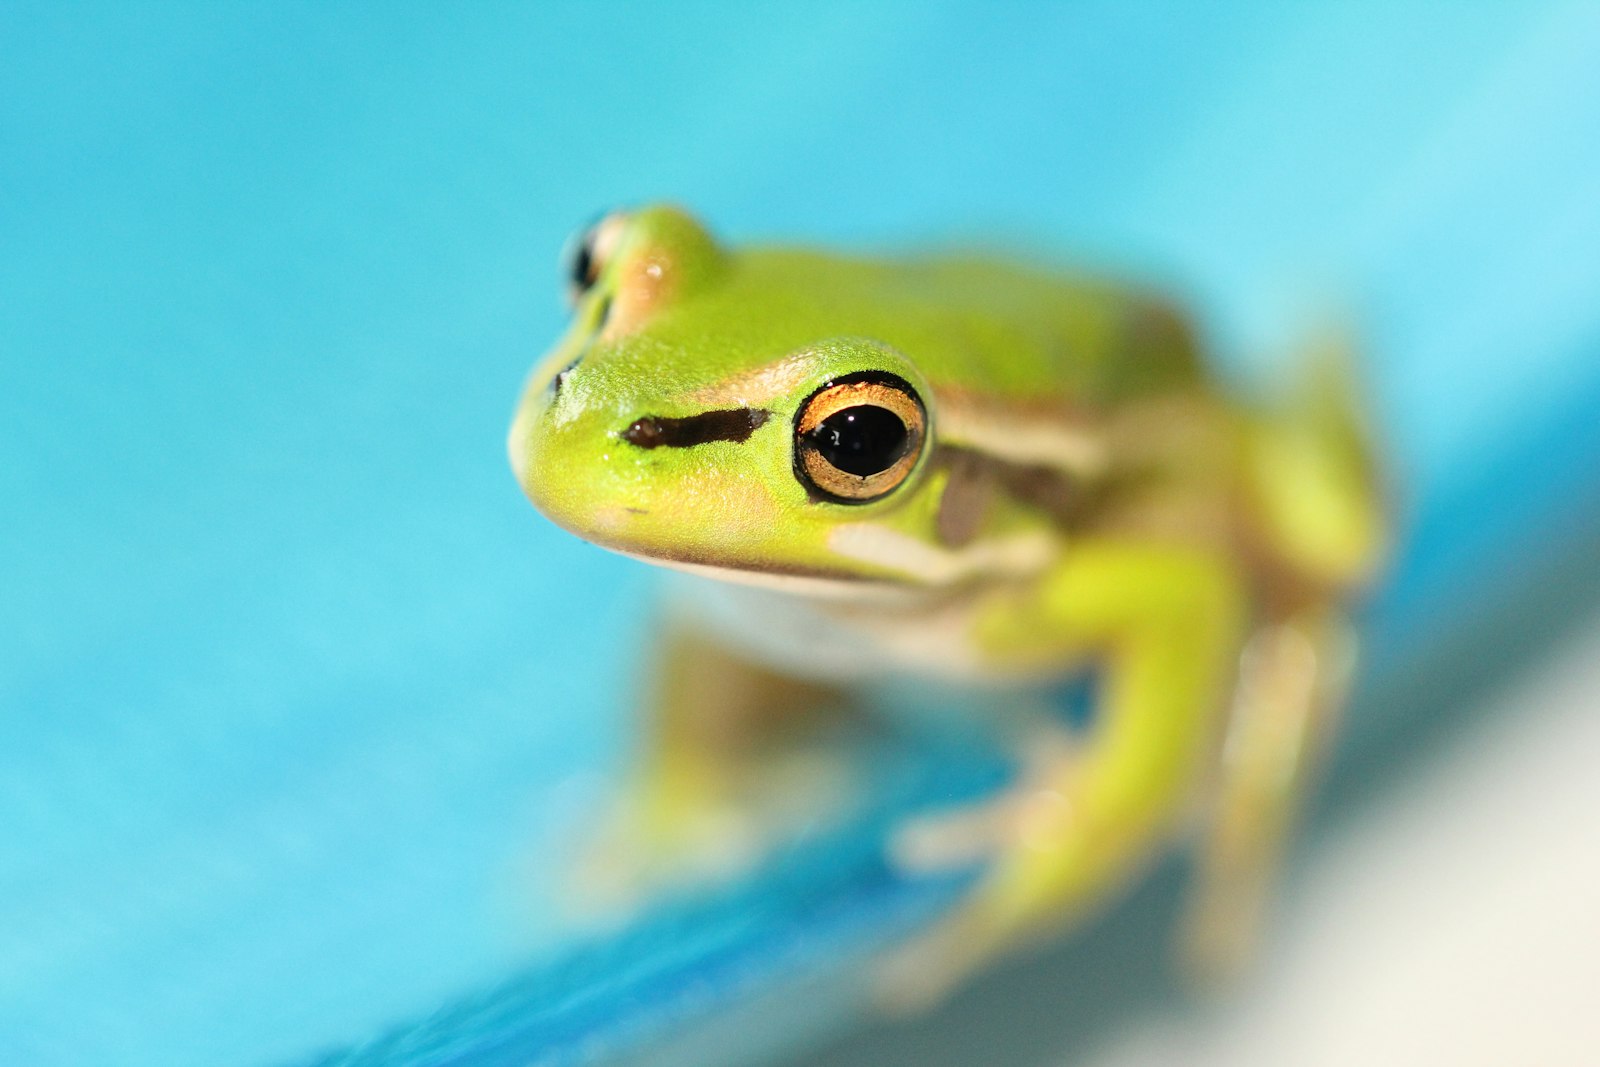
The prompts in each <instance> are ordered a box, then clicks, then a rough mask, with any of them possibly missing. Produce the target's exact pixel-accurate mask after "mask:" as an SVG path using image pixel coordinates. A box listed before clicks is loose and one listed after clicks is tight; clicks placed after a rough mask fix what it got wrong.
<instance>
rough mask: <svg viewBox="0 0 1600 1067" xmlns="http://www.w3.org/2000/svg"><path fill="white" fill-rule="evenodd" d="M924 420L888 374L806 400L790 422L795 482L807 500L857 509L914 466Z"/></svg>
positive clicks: (913, 398)
mask: <svg viewBox="0 0 1600 1067" xmlns="http://www.w3.org/2000/svg"><path fill="white" fill-rule="evenodd" d="M926 428H927V413H926V411H925V410H924V409H923V406H922V401H921V400H920V399H918V397H917V393H916V390H914V389H912V388H911V386H910V385H909V384H907V383H906V382H905V381H904V380H903V379H901V378H897V377H895V376H894V375H892V374H880V373H877V372H874V371H866V372H863V373H860V374H850V375H846V376H845V377H843V378H835V379H834V380H833V381H831V382H829V383H828V384H827V385H824V386H823V387H822V388H821V389H818V390H817V391H816V392H815V393H812V394H811V396H810V397H809V398H807V400H806V402H805V403H804V404H802V405H800V412H799V414H798V415H796V416H795V421H794V469H795V474H796V475H797V476H798V477H799V478H800V481H801V482H802V483H803V484H804V485H805V486H806V488H807V490H808V491H810V492H811V493H812V495H813V496H816V497H820V498H822V499H826V500H833V501H837V502H839V503H844V504H864V503H866V502H867V501H869V500H876V499H878V498H879V497H881V496H883V495H884V494H886V493H889V492H891V491H893V490H894V488H895V487H896V486H898V485H899V484H900V483H901V482H903V481H905V480H906V476H907V475H908V474H910V473H911V468H913V467H915V466H916V464H917V456H918V455H919V454H920V453H921V451H922V442H923V438H924V435H925V431H926Z"/></svg>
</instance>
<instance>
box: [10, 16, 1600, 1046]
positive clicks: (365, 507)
mask: <svg viewBox="0 0 1600 1067" xmlns="http://www.w3.org/2000/svg"><path fill="white" fill-rule="evenodd" d="M390 14H391V17H388V18H382V19H380V18H378V17H377V16H376V15H375V14H370V13H364V12H362V11H360V10H357V9H345V10H342V11H321V10H319V9H317V8H315V7H311V6H306V7H285V8H280V9H277V10H275V11H251V10H248V9H244V8H228V7H210V6H199V5H196V6H193V7H189V8H183V7H163V6H155V5H152V6H149V7H142V8H139V9H137V10H136V9H133V8H125V7H120V6H105V7H101V8H90V9H87V10H80V11H74V12H71V13H63V12H57V11H56V10H54V8H52V7H50V6H45V5H40V6H19V5H16V4H11V5H6V6H4V7H3V8H0V500H4V501H6V508H5V513H4V518H3V519H0V576H3V577H0V583H3V584H0V1063H7V1064H11V1063H18V1064H27V1065H32V1064H38V1065H40V1067H53V1065H57V1064H61V1065H75V1064H101V1063H118V1064H127V1065H130V1067H139V1065H145V1064H149V1065H158V1064H159V1065H162V1067H167V1065H182V1064H258V1063H266V1062H273V1061H281V1060H292V1059H294V1058H296V1057H300V1056H304V1055H307V1054H310V1053H312V1052H314V1051H315V1050H317V1049H319V1048H325V1047H328V1046H330V1045H335V1044H342V1043H355V1042H359V1041H361V1040H362V1039H364V1038H366V1037H367V1036H369V1035H371V1034H374V1033H377V1032H379V1031H381V1030H383V1029H384V1028H386V1027H387V1026H389V1025H390V1024H392V1023H394V1022H396V1021H398V1020H403V1019H408V1018H415V1017H419V1016H422V1015H425V1014H426V1013H427V1012H429V1011H430V1010H432V1009H433V1008H434V1007H435V1006H436V1005H438V1004H440V1003H442V1002H445V1001H447V1000H449V999H452V998H454V997H456V996H458V995H460V994H461V993H462V992H463V991H466V990H471V989H475V988H481V987H484V986H486V985H490V984H492V983H493V982H494V981H496V980H497V979H499V978H502V977H504V976H507V975H510V974H513V973H515V972H516V971H517V970H518V968H519V967H520V966H521V965H522V964H523V963H524V962H525V961H526V959H527V958H528V955H529V953H530V952H532V951H533V950H534V949H535V948H536V947H538V946H541V945H544V944H545V943H546V941H547V939H548V937H549V935H550V929H549V922H548V919H547V917H546V916H545V915H544V909H543V908H542V906H541V904H540V900H541V897H540V877H539V871H540V870H541V869H542V868H544V867H548V866H549V863H550V856H551V855H552V854H553V850H554V849H555V848H556V847H557V844H558V840H559V834H560V831H561V828H562V827H563V826H565V825H567V824H568V823H569V822H570V821H571V817H572V814H573V813H574V812H576V811H578V810H580V809H581V808H582V807H583V806H584V805H585V804H587V803H590V802H592V800H593V798H594V797H595V795H596V794H597V793H598V791H599V790H600V788H601V786H600V783H601V781H602V780H603V775H604V774H605V773H606V772H607V771H608V770H609V769H610V768H612V767H614V766H615V764H616V762H617V759H618V755H619V749H620V747H621V745H622V744H623V743H624V741H625V737H626V722H627V720H626V708H627V705H628V699H629V685H630V682H629V678H628V675H627V672H626V671H624V670H620V669H619V668H618V664H619V663H620V662H626V661H627V660H628V659H629V658H630V657H631V654H632V652H631V650H632V649H633V647H634V646H635V637H636V636H637V633H638V631H639V630H640V629H641V627H642V624H643V617H642V616H641V612H640V605H641V603H642V602H643V601H644V600H645V599H646V598H647V596H648V589H649V587H650V586H651V584H652V581H653V579H652V578H651V576H650V575H648V574H647V573H646V571H645V569H644V568H641V567H638V566H636V565H631V564H628V563H626V562H624V561H621V560H616V559H612V558H610V557H607V556H605V555H604V554H602V553H600V552H599V551H598V550H594V549H591V548H588V547H587V546H584V545H581V544H578V543H576V542H574V541H572V540H571V539H569V538H567V537H565V536H563V535H561V534H560V533H558V532H557V531H555V530H553V529H552V528H550V527H549V526H548V525H546V524H544V523H542V522H540V521H539V520H538V519H537V518H536V516H534V515H533V513H532V511H531V509H529V508H528V507H527V505H526V504H525V503H524V502H523V501H522V500H521V498H520V496H519V495H518V493H517V492H516V490H515V487H514V485H513V484H512V482H511V480H510V478H509V475H508V474H507V473H506V471H505V464H504V460H503V458H502V455H501V439H502V435H503V432H504V428H505V424H506V421H507V419H508V416H509V409H510V405H511V403H512V400H513V398H514V394H515V392H516V389H517V385H518V383H519V380H520V378H521V376H522V374H523V373H524V372H525V370H526V368H527V366H528V365H529V364H530V363H531V362H532V360H533V358H534V357H535V355H536V354H537V352H538V350H539V348H540V347H541V346H542V345H543V344H544V343H545V341H546V340H547V339H548V338H550V337H553V336H554V334H555V333H556V331H557V330H558V329H559V327H560V320H561V314H562V312H561V308H560V303H559V298H558V282H557V278H556V276H555V270H554V266H553V253H554V250H555V249H556V248H558V247H559V245H560V243H561V241H562V240H563V239H564V237H565V236H566V234H567V232H568V231H569V230H570V229H571V228H572V227H573V226H574V225H576V224H577V223H579V222H581V221H583V220H585V219H586V218H588V217H590V216H591V215H592V214H593V213H594V212H595V210H597V209H598V208H602V207H605V206H608V205H610V204H613V203H619V202H632V201H638V200H641V199H655V198H662V197H667V198H673V199H678V200H681V201H683V202H685V203H688V204H691V205H693V206H694V207H695V208H696V209H698V210H700V211H701V212H702V213H703V214H705V215H706V216H707V217H708V218H709V219H710V220H711V221H712V222H713V223H714V224H715V225H716V226H717V227H718V228H719V229H720V230H721V231H722V232H724V233H726V234H728V235H729V236H730V237H732V238H735V239H747V238H750V237H754V236H764V235H782V236H785V237H791V238H794V237H798V238H804V239H807V240H812V241H817V242H827V243H832V244H849V245H872V246H882V245H903V244H913V243H924V242H927V241H930V240H943V239H960V238H972V237H982V238H984V239H1001V240H1011V241H1015V242H1019V243H1022V244H1025V245H1028V246H1031V247H1038V248H1046V249H1050V250H1053V251H1054V252H1056V253H1057V254H1066V253H1068V252H1070V251H1072V250H1080V251H1082V252H1083V253H1084V254H1085V255H1088V256H1090V257H1091V258H1102V259H1110V260H1114V261H1117V262H1119V263H1122V264H1126V265H1129V266H1132V267H1134V268H1136V269H1144V270H1147V271H1149V272H1151V273H1153V274H1154V275H1155V276H1158V277H1163V278H1170V279H1172V280H1173V281H1174V282H1175V283H1176V284H1178V285H1179V286H1180V287H1182V288H1183V289H1185V290H1186V291H1188V292H1190V293H1191V294H1192V295H1193V296H1194V298H1195V300H1196V301H1197V302H1198V304H1199V305H1200V306H1201V307H1202V308H1203V309H1204V311H1205V314H1206V316H1207V319H1208V322H1209V325H1210V327H1211V330H1212V333H1213V334H1214V336H1215V337H1216V339H1217V341H1218V344H1219V347H1220V348H1222V349H1223V350H1224V351H1225V352H1226V353H1227V354H1228V357H1229V358H1230V360H1231V361H1232V362H1233V363H1234V365H1235V366H1237V367H1239V368H1241V369H1249V368H1257V367H1261V366H1264V365H1266V364H1267V363H1269V362H1270V361H1271V360H1272V359H1274V358H1275V357H1277V356H1280V355H1282V354H1283V353H1284V352H1286V351H1287V350H1288V349H1289V348H1290V347H1291V346H1292V343H1293V341H1294V339H1295V338H1296V337H1297V336H1298V335H1300V334H1302V333H1303V332H1304V330H1305V328H1306V324H1307V323H1308V322H1315V321H1317V319H1318V317H1319V316H1322V315H1325V314H1327V313H1328V311H1329V309H1330V308H1332V309H1334V310H1335V311H1345V310H1348V311H1351V312H1352V313H1353V314H1354V315H1355V317H1356V318H1358V319H1359V321H1361V322H1362V323H1363V324H1364V326H1365V327H1366V329H1367V330H1368V333H1369V336H1370V339H1371V349H1372V353H1373V366H1372V377H1373V380H1374V384H1375V388H1376V391H1377V394H1378V397H1379V405H1380V412H1379V414H1380V416H1381V421H1382V423H1383V425H1384V427H1385V429H1386V431H1387V432H1388V434H1389V436H1390V438H1391V440H1392V442H1393V450H1394V455H1395V457H1396V464H1397V468H1398V471H1399V473H1400V482H1401V485H1402V486H1403V487H1404V493H1405V499H1406V503H1407V510H1408V514H1411V515H1415V516H1433V518H1432V519H1429V520H1428V522H1429V523H1431V525H1427V526H1426V530H1427V531H1431V532H1429V533H1428V536H1429V537H1430V538H1432V540H1431V541H1430V544H1431V545H1432V546H1433V547H1432V548H1431V549H1430V550H1429V553H1428V554H1425V556H1424V560H1425V562H1424V564H1419V565H1418V567H1417V568H1416V569H1415V570H1414V571H1408V572H1407V577H1406V579H1405V581H1406V582H1407V583H1408V584H1407V585H1406V586H1405V587H1404V588H1403V589H1402V590H1401V591H1399V592H1397V593H1396V594H1395V596H1396V598H1398V600H1399V602H1400V604H1401V608H1400V609H1397V611H1396V613H1395V616H1394V617H1395V618H1397V619H1398V620H1399V621H1396V622H1394V623H1393V626H1394V627H1396V628H1397V629H1396V630H1395V631H1394V632H1395V633H1396V634H1399V635H1402V636H1403V635H1406V634H1409V635H1412V636H1415V635H1417V634H1419V633H1421V632H1422V631H1423V630H1425V629H1426V627H1427V626H1429V625H1430V619H1431V616H1429V615H1426V614H1424V613H1423V612H1424V609H1427V610H1431V611H1437V610H1440V609H1441V607H1443V606H1450V605H1454V606H1459V605H1460V604H1462V603H1463V602H1465V601H1467V600H1470V599H1471V587H1470V586H1469V587H1468V588H1466V589H1462V588H1461V582H1462V580H1463V575H1471V579H1470V580H1471V581H1482V582H1485V583H1490V582H1492V581H1495V580H1498V581H1513V580H1514V574H1513V573H1511V570H1510V564H1511V562H1514V561H1515V559H1516V558H1517V551H1518V546H1519V545H1520V546H1524V547H1523V549H1522V550H1523V551H1537V544H1538V542H1537V539H1534V540H1527V538H1530V537H1533V531H1535V530H1541V529H1554V528H1558V527H1560V526H1561V524H1562V521H1563V519H1562V515H1563V511H1565V513H1566V514H1567V515H1568V516H1569V517H1570V515H1573V514H1579V513H1581V509H1582V508H1583V507H1584V506H1586V504H1587V500H1588V497H1587V496H1586V495H1585V493H1584V492H1583V490H1585V488H1592V487H1593V486H1595V485H1596V484H1600V467H1597V461H1596V455H1597V452H1596V449H1595V440H1594V431H1593V430H1591V429H1589V427H1590V425H1591V422H1592V420H1589V419H1588V418H1587V417H1586V416H1587V411H1589V410H1592V409H1593V408H1592V405H1591V404H1590V402H1589V398H1592V397H1594V396H1596V395H1600V390H1597V386H1596V378H1597V377H1600V359H1597V350H1600V305H1597V304H1596V303H1595V301H1594V300H1593V294H1594V293H1595V292H1600V257H1596V256H1595V255H1594V254H1593V249H1594V248H1596V247H1600V191H1597V188H1596V186H1595V184H1594V180H1593V176H1594V175H1595V174H1596V173H1600V138H1597V137H1595V136H1594V131H1595V130H1596V129H1600V66H1597V65H1596V64H1595V63H1594V62H1593V56H1594V54H1595V52H1596V49H1597V47H1600V14H1597V13H1596V12H1595V11H1594V10H1593V9H1592V8H1588V7H1586V6H1584V5H1577V4H1574V5H1570V6H1563V5H1554V4H1530V5H1511V4H1508V5H1461V6H1460V7H1459V8H1457V9H1453V10H1452V11H1451V12H1450V14H1449V17H1448V18H1447V19H1446V18H1444V17H1442V16H1440V15H1439V14H1437V13H1436V12H1435V10H1434V9H1433V7H1432V6H1431V5H1426V4H1421V3H1390V4H1382V5H1379V4H1370V5H1365V4H1341V5H1327V6H1325V7H1322V8H1318V9H1313V8H1310V7H1303V6H1299V5H1244V4H1225V5H1206V6H1199V5H1195V6H1180V5H1172V6H1171V7H1166V8H1163V7H1159V6H1145V5H1124V4H1116V3H1104V4H1098V5H1094V4H1091V5H1076V6H1074V7H1073V8H1072V9H1071V10H1070V11H1068V10H1062V11H1057V10H1054V9H1046V8H1042V7H1041V8H1039V9H1033V10H1029V9H1023V8H1015V9H1008V11H1007V13H1006V14H1005V16H1004V17H1000V16H997V15H995V14H993V13H988V12H987V9H986V8H982V7H980V6H978V5H948V6H933V5H927V4H902V5H887V4H886V5H874V6H871V7H861V6H858V5H844V4H839V5H833V6H828V7H823V8H816V9H813V8H807V9H806V10H805V12H804V13H801V12H799V11H792V12H787V13H770V12H756V11H754V10H753V9H748V10H747V9H746V8H744V7H734V6H731V5H730V6H728V7H718V6H690V7H688V8H686V9H677V8H675V9H673V10H672V11H670V12H668V11H660V12H657V13H654V14H649V13H644V12H622V11H617V10H599V9H596V8H593V7H589V6H578V5H574V6H571V7H564V8H558V9H555V10H538V11H535V10H532V9H528V10H521V9H511V8H506V9H499V10H497V9H493V8H487V7H485V8H477V9H473V10H472V11H470V12H455V11H446V10H443V9H440V10H438V11H434V12H428V11H423V10H410V11H406V12H403V13H390ZM1501 488H1503V489H1504V492H1503V493H1500V492H1499V490H1500V489H1501ZM1451 508H1457V509H1460V510H1459V511H1458V512H1456V513H1455V514H1459V515H1460V516H1461V519H1462V521H1460V522H1456V521H1454V520H1452V518H1451V515H1452V512H1451V510H1450V509H1451ZM1457 538H1459V539H1457ZM1427 561H1432V562H1427ZM1476 564H1482V565H1484V566H1491V567H1494V568H1498V572H1495V573H1485V572H1484V571H1483V570H1482V569H1481V568H1479V567H1476V566H1475V565H1476ZM1446 591H1449V592H1451V594H1452V596H1453V597H1454V598H1455V599H1451V598H1450V597H1447V596H1445V595H1444V593H1445V592H1446ZM1435 594H1437V595H1435ZM1463 598H1464V599H1463ZM1407 605H1410V606H1411V607H1410V610H1412V611H1413V614H1410V615H1408V614H1407V613H1406V606H1407ZM1397 641H1398V638H1397ZM1396 647H1403V642H1400V643H1399V644H1397V645H1396Z"/></svg>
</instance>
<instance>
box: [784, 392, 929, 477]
mask: <svg viewBox="0 0 1600 1067" xmlns="http://www.w3.org/2000/svg"><path fill="white" fill-rule="evenodd" d="M809 436H810V438H811V443H812V445H813V446H814V447H815V448H816V450H817V451H818V452H820V453H822V458H823V459H825V460H827V461H828V462H829V463H831V464H833V465H834V466H835V467H837V468H839V469H840V470H842V471H844V472H845V473H846V474H854V475H856V476H857V477H860V478H865V477H867V476H868V475H871V474H878V473H880V472H882V471H886V470H888V469H889V468H890V467H892V466H894V465H895V463H896V462H898V461H899V459H900V458H901V457H902V456H904V455H905V454H906V444H907V442H908V440H909V438H910V434H909V433H908V432H907V430H906V424H905V423H903V422H901V421H900V417H899V416H898V415H896V414H895V413H894V412H892V411H890V410H888V409H887V408H880V407H875V406H873V405H871V404H862V405H860V406H859V407H853V408H845V409H844V410H843V411H835V412H834V413H833V414H832V415H829V416H828V417H827V418H826V419H823V420H822V422H821V423H820V424H818V426H817V428H816V429H814V430H812V431H811V433H810V434H809Z"/></svg>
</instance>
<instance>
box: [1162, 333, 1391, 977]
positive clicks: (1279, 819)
mask: <svg viewBox="0 0 1600 1067" xmlns="http://www.w3.org/2000/svg"><path fill="white" fill-rule="evenodd" d="M1243 473H1244V479H1245V493H1246V498H1247V502H1248V505H1249V506H1248V507H1247V508H1246V512H1247V518H1246V521H1247V522H1249V523H1251V524H1252V528H1251V529H1250V530H1249V532H1248V534H1247V536H1249V538H1250V539H1251V541H1252V542H1253V543H1254V544H1255V545H1256V547H1257V550H1258V551H1257V552H1256V553H1255V555H1257V556H1258V558H1259V559H1260V560H1261V561H1262V563H1263V573H1262V574H1261V575H1260V576H1259V579H1258V580H1259V581H1260V582H1261V584H1262V587H1263V589H1262V592H1263V596H1262V598H1261V599H1262V602H1263V605H1264V607H1263V617H1262V618H1261V619H1260V621H1259V624H1258V626H1257V628H1256V630H1255V632H1254V634H1253V635H1252V637H1251V639H1250V641H1249V643H1248V645H1247V646H1246V650H1245V653H1244V655H1243V656H1242V658H1241V662H1240V667H1239V680H1238V684H1237V687H1236V690H1235V696H1234V703H1233V707H1232V709H1231V711H1230V715H1229V724H1228V730H1227V734H1226V739H1225V743H1224V747H1223V752H1222V760H1221V765H1220V774H1219V777H1218V783H1217V789H1216V793H1215V796H1214V798H1213V807H1212V810H1211V811H1210V813H1209V815H1210V818H1209V827H1208V832H1207V834H1206V837H1205V839H1204V841H1203V843H1202V846H1201V850H1200V855H1199V863H1198V868H1199V869H1198V879H1197V885H1196V889H1195V895H1194V899H1193V903H1192V905H1191V909H1190V914H1189V918H1188V926H1187V931H1186V938H1185V944H1184V949H1185V952H1186V956H1187V959H1186V962H1187V963H1188V964H1189V965H1190V967H1191V968H1192V969H1193V970H1194V971H1195V972H1196V973H1197V975H1199V976H1203V977H1209V978H1219V977H1224V976H1226V975H1227V974H1229V973H1231V972H1234V971H1236V970H1237V969H1238V968H1239V967H1240V965H1241V964H1242V963H1243V962H1244V961H1245V960H1247V959H1248V958H1249V956H1250V954H1251V949H1252V948H1253V946H1254V943H1255V941H1256V939H1257V936H1258V933H1259V929H1260V925H1261V913H1262V911H1263V907H1264V903H1265V900H1266V898H1267V895H1268V890H1269V888H1270V886H1271V884H1272V882H1273V880H1274V877H1275V875H1276V872H1277V868H1278V866H1279V862H1280V858H1281V854H1282V851H1283V848H1284V844H1285V842H1286V840H1287V838H1288V834H1289V831H1290V829H1291V828H1292V824H1293V821H1294V816H1295V814H1296V811H1297V809H1298V807H1299V802H1300V798H1301V796H1302V794H1303V793H1304V792H1305V790H1306V788H1307V783H1308V780H1309V778H1310V777H1311V775H1312V773H1313V772H1314V770H1315V768H1316V766H1317V763H1318V757H1319V755H1320V754H1321V750H1322V749H1323V748H1324V747H1325V744H1326V741H1327V739H1328V738H1329V737H1330V736H1331V734H1332V726H1333V720H1334V719H1336V718H1337V715H1338V712H1339V709H1340V707H1341V706H1342V704H1343V703H1344V698H1345V690H1346V688H1347V684H1348V681H1349V676H1350V672H1351V670H1352V668H1353V665H1354V658H1355V638H1354V634H1353V631H1352V629H1351V627H1350V625H1349V623H1348V621H1347V616H1346V610H1345V605H1346V602H1347V600H1348V599H1349V597H1350V596H1351V594H1352V593H1353V592H1354V591H1356V590H1357V589H1358V588H1359V587H1360V586H1362V585H1363V584H1365V583H1366V582H1367V581H1369V580H1370V578H1371V576H1372V574H1373V572H1374V571H1375V570H1376V568H1377V566H1378V564H1379V562H1380V560H1381V557H1382V555H1383V552H1384V549H1385V547H1386V542H1387V536H1388V532H1387V528H1386V518H1385V509H1384V505H1383V494H1382V492H1381V490H1380V488H1379V483H1380V479H1379V476H1378V473H1377V463H1376V462H1375V458H1374V456H1373V453H1372V449H1371V446H1370V444H1369V437H1368V435H1367V434H1366V432H1365V430H1364V427H1363V420H1362V418H1361V415H1360V411H1359V408H1358V406H1357V403H1356V391H1355V389H1354V388H1353V386H1352V375H1351V371H1350V366H1349V361H1348V359H1347V358H1346V349H1345V347H1344V346H1343V345H1341V344H1338V343H1334V342H1329V341H1325V342H1324V343H1323V344H1322V345H1321V346H1319V347H1318V348H1317V349H1316V350H1314V351H1313V352H1312V354H1311V358H1309V359H1308V360H1306V362H1305V364H1304V365H1303V367H1302V368H1301V377H1300V380H1299V382H1298V383H1297V386H1296V388H1295V389H1294V390H1293V391H1292V392H1291V393H1290V394H1289V396H1288V397H1287V399H1286V400H1285V401H1284V402H1283V403H1282V404H1280V405H1279V406H1278V407H1276V408H1274V409H1271V410H1269V411H1267V412H1265V413H1263V414H1259V415H1257V416H1256V417H1255V418H1254V419H1253V420H1252V421H1251V422H1250V424H1249V425H1248V426H1247V427H1246V447H1245V455H1244V472H1243Z"/></svg>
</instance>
